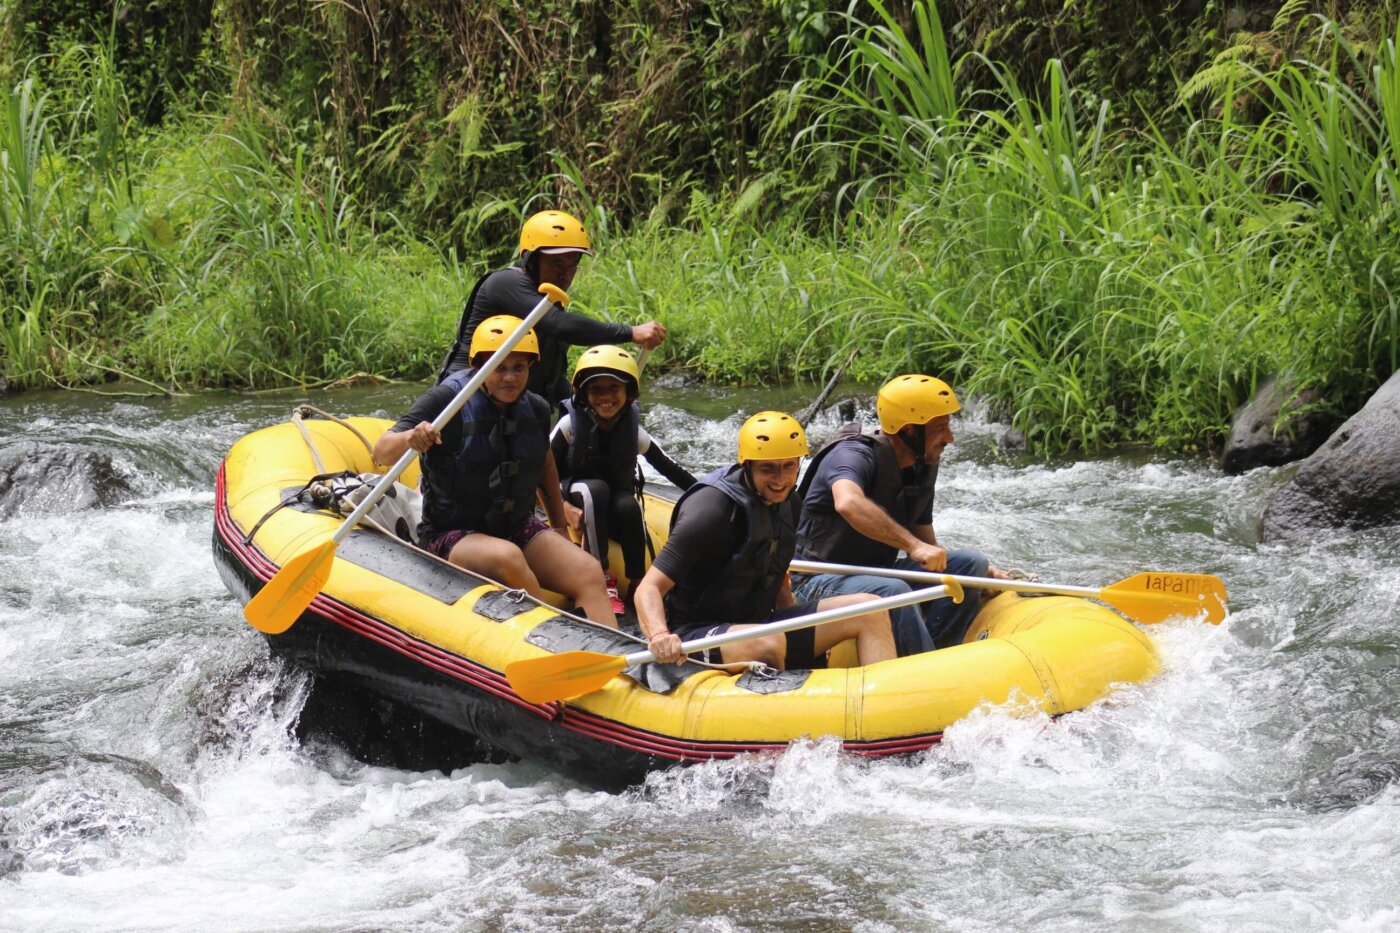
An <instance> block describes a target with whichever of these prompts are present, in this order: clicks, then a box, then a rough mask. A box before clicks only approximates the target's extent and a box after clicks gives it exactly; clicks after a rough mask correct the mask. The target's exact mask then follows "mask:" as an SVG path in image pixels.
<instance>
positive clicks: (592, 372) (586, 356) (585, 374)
mask: <svg viewBox="0 0 1400 933" xmlns="http://www.w3.org/2000/svg"><path fill="white" fill-rule="evenodd" d="M597 376H610V377H612V378H613V379H616V380H617V381H618V382H621V383H622V384H623V385H625V386H627V395H628V398H636V397H637V395H638V393H639V392H640V391H641V383H642V372H641V370H639V369H638V368H637V361H636V360H634V359H632V354H630V353H628V352H627V351H626V350H624V349H622V348H621V347H615V346H612V345H611V344H603V345H602V346H599V347H589V348H588V349H587V350H584V351H583V353H582V355H580V356H579V358H578V362H577V363H575V364H574V378H573V384H574V392H575V393H577V392H579V391H580V390H581V389H582V388H583V387H584V385H585V384H587V383H588V381H589V380H591V379H593V378H595V377H597Z"/></svg>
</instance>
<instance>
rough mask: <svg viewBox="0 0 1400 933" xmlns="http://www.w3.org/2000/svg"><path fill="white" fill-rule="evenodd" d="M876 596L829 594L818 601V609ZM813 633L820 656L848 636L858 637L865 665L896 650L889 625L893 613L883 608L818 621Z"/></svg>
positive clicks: (857, 648)
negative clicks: (819, 623) (843, 617)
mask: <svg viewBox="0 0 1400 933" xmlns="http://www.w3.org/2000/svg"><path fill="white" fill-rule="evenodd" d="M876 598H877V597H875V596H872V595H870V594H869V593H852V594H849V595H845V596H828V597H826V598H825V599H823V600H820V601H819V602H818V603H817V611H818V612H821V611H822V610H824V609H839V608H841V607H842V606H854V605H856V604H858V603H866V602H870V601H872V600H874V599H876ZM814 634H815V635H816V643H815V645H814V646H813V648H814V650H815V651H816V653H817V654H818V655H819V656H820V655H823V654H826V653H827V652H828V651H830V650H831V649H832V647H834V646H835V645H836V644H838V643H839V642H843V641H845V640H846V639H848V638H854V639H855V640H856V657H857V658H858V659H859V661H860V663H861V665H862V666H864V665H866V664H875V663H876V662H878V661H888V660H890V659H891V658H893V657H895V654H896V652H895V647H894V633H893V631H891V629H890V614H889V613H888V612H885V611H884V610H883V609H879V610H876V611H875V612H870V613H866V614H865V615H863V616H856V617H855V618H853V619H842V620H840V621H839V622H828V623H826V624H825V625H819V626H817V630H816V632H815V633H814Z"/></svg>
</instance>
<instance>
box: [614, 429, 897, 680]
mask: <svg viewBox="0 0 1400 933" xmlns="http://www.w3.org/2000/svg"><path fill="white" fill-rule="evenodd" d="M806 453H807V437H806V435H805V434H804V433H803V431H802V426H801V425H799V424H798V423H797V422H796V421H795V420H793V418H792V417H790V416H789V415H785V414H783V413H781V412H774V411H765V412H760V413H758V414H757V415H754V416H753V417H752V418H750V419H749V420H748V421H746V422H744V425H743V427H742V428H740V430H739V462H738V463H737V464H735V465H733V466H730V467H724V468H721V469H719V470H716V471H714V472H713V473H710V474H709V475H708V476H705V477H704V478H702V479H701V480H700V481H699V482H697V483H696V484H695V485H694V486H692V487H691V488H690V489H689V490H688V491H687V492H686V494H685V495H683V496H681V499H680V501H679V502H678V503H677V504H676V510H675V512H674V513H673V514H672V518H671V535H670V537H669V538H668V539H667V541H666V546H665V547H663V548H662V549H661V553H659V554H657V555H656V560H655V561H654V562H653V563H652V565H651V569H650V570H648V571H647V573H646V576H645V577H643V578H642V582H641V584H640V585H638V587H637V594H636V606H637V620H638V623H639V624H640V625H641V629H642V634H643V635H644V636H645V637H646V638H647V647H648V648H649V649H650V650H651V652H652V654H653V655H654V656H655V657H656V660H657V661H658V662H660V663H663V664H664V663H668V662H671V663H676V664H680V663H683V662H684V661H685V655H683V654H682V653H681V642H682V641H683V640H689V639H693V638H705V637H708V636H711V635H718V634H721V633H723V632H726V631H730V630H740V629H747V628H754V627H756V626H758V625H762V624H763V623H765V622H775V621H778V620H780V619H790V618H794V617H796V616H800V615H807V614H810V613H812V612H817V611H819V610H824V609H835V608H838V607H840V606H847V605H853V604H855V603H859V602H864V601H868V600H870V599H872V598H873V597H870V596H866V595H845V596H835V597H831V598H828V599H822V600H820V601H819V602H812V603H803V604H798V603H797V602H796V600H794V599H793V596H792V589H791V587H789V586H788V581H787V568H788V564H789V562H790V561H791V560H792V555H793V550H794V548H795V547H796V543H797V518H798V511H799V503H798V501H797V500H796V499H795V498H793V497H792V492H793V489H794V487H795V486H796V485H797V470H798V465H799V463H800V460H801V458H802V457H803V456H804V455H805V454H806ZM848 638H854V639H855V640H856V652H857V655H858V656H859V659H860V663H861V664H873V663H875V662H877V661H884V660H888V659H890V658H893V657H894V656H895V650H894V638H893V636H892V635H891V634H890V620H889V615H888V614H887V613H885V612H883V611H877V612H872V613H869V614H867V615H863V616H857V617H855V618H852V619H846V620H843V621H838V622H828V623H826V624H824V625H820V626H816V627H812V628H805V629H798V630H796V631H792V632H787V633H780V634H777V635H765V636H761V637H758V638H753V639H750V640H747V641H739V642H733V643H730V644H727V645H722V646H720V647H719V648H711V649H710V650H709V651H708V652H706V658H705V659H706V660H709V661H711V662H712V663H720V662H724V663H735V662H740V661H763V662H764V663H766V664H769V665H771V666H773V667H777V668H780V669H781V668H802V669H810V668H813V667H825V666H826V661H825V656H826V652H827V651H828V650H830V649H831V648H832V647H833V646H834V645H836V644H837V643H838V642H841V641H845V640H846V639H848Z"/></svg>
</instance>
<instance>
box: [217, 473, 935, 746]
mask: <svg viewBox="0 0 1400 933" xmlns="http://www.w3.org/2000/svg"><path fill="white" fill-rule="evenodd" d="M224 471H225V464H223V463H220V464H219V471H218V474H217V476H216V478H215V485H214V492H215V509H214V524H215V528H216V529H217V530H218V532H219V535H220V537H221V538H222V539H223V541H224V543H225V545H226V546H227V547H228V548H229V550H231V551H232V552H233V553H234V554H235V555H236V556H237V557H238V559H239V560H240V561H241V562H242V563H243V565H244V566H245V567H246V568H247V569H248V570H249V572H250V573H252V574H253V576H255V577H257V578H259V579H260V580H262V581H263V582H264V583H265V582H267V581H268V580H271V579H272V577H273V576H274V575H275V574H276V573H277V571H278V570H279V569H280V568H279V567H278V565H277V564H275V563H273V562H272V561H271V560H269V559H268V558H267V557H266V555H264V554H263V553H262V552H261V551H260V550H258V549H257V548H256V547H255V546H252V545H247V544H244V542H243V535H242V534H241V533H239V531H238V526H237V525H236V524H235V522H234V521H233V516H232V513H231V512H230V511H229V507H228V499H227V494H226V492H227V490H226V485H225V472H224ZM311 610H312V611H313V613H314V614H315V615H316V616H318V617H319V618H321V619H324V620H325V621H326V622H328V623H332V624H335V625H339V626H341V627H342V628H346V629H349V630H351V631H353V632H356V633H357V634H360V635H362V636H364V637H365V638H368V639H369V640H371V641H373V642H374V643H376V644H379V645H382V646H383V647H385V648H388V649H389V650H391V651H394V652H395V653H397V654H400V655H403V656H404V657H407V658H410V659H412V660H415V661H417V662H419V663H421V664H423V666H425V667H427V668H430V669H432V670H435V671H438V672H439V673H442V674H445V675H447V676H449V677H452V678H454V679H456V680H459V681H462V682H464V683H465V684H467V685H469V686H471V687H475V688H476V689H478V690H481V691H482V692H484V693H487V694H490V695H491V696H495V697H497V698H499V699H503V700H506V701H509V702H511V703H513V704H515V705H516V706H519V707H521V708H523V709H527V710H529V711H530V712H532V713H534V714H535V715H537V716H539V717H540V718H542V719H548V720H555V721H557V722H559V724H560V725H561V726H563V727H564V728H566V729H568V730H569V731H571V732H576V733H578V734H580V735H584V736H588V737H589V738H592V739H596V740H598V741H601V742H605V743H607V744H610V745H614V746H617V747H619V748H625V749H627V750H629V751H634V752H639V753H641V754H645V755H651V756H654V757H657V758H665V759H667V760H670V761H680V762H691V763H693V762H702V761H711V760H723V759H729V758H733V757H735V756H736V755H741V754H753V753H764V752H768V753H773V752H781V751H782V750H783V749H785V748H787V745H788V743H787V742H776V743H775V742H697V741H693V740H689V741H688V740H684V739H677V738H673V737H671V736H666V735H662V734H660V733H656V732H650V731H647V730H645V729H639V728H637V727H635V726H629V725H627V724H625V723H621V722H618V721H616V720H613V719H607V718H605V717H601V716H597V715H595V714H593V713H589V712H586V711H584V710H581V709H578V708H576V707H571V706H565V705H563V704H558V703H549V704H535V703H528V702H526V701H525V700H524V699H522V698H521V697H520V696H519V695H518V694H516V693H515V691H513V690H511V689H510V686H509V682H508V681H507V680H506V678H505V676H504V675H503V674H501V673H500V672H498V671H494V670H492V669H491V668H489V667H485V666H483V665H481V664H478V663H477V662H475V661H472V660H470V659H468V658H464V657H462V656H461V655H457V654H453V653H452V652H450V651H447V650H445V649H443V648H440V647H438V646H437V645H433V644H431V643H429V642H424V641H421V640H419V639H417V638H414V637H413V636H411V635H408V634H407V633H405V632H403V631H401V630H400V629H397V628H394V627H393V626H392V625H390V624H389V623H387V622H385V621H383V620H382V619H378V618H376V617H374V616H371V615H367V614H365V613H363V612H361V611H360V610H358V609H356V608H354V607H353V606H350V605H347V604H346V603H342V602H340V601H339V600H335V599H333V598H331V597H329V596H326V595H324V594H317V596H316V597H315V599H313V600H312V603H311ZM942 738H943V736H942V735H941V734H938V733H933V734H924V735H917V736H901V737H899V738H893V739H877V740H872V741H845V742H842V745H841V747H842V749H843V750H844V751H848V752H851V753H852V754H856V755H861V756H864V757H871V758H874V757H884V756H890V755H906V754H913V753H916V752H921V751H926V750H928V749H929V748H932V747H933V746H934V745H936V744H938V742H939V741H940V740H941V739H942Z"/></svg>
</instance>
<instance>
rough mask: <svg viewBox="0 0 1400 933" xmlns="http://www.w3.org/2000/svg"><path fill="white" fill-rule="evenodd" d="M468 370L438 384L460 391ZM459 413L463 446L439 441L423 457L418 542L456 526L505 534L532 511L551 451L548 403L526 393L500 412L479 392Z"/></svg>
mask: <svg viewBox="0 0 1400 933" xmlns="http://www.w3.org/2000/svg"><path fill="white" fill-rule="evenodd" d="M473 372H474V371H473V370H460V371H458V372H455V373H453V374H452V375H450V376H448V377H447V379H446V380H444V382H443V384H444V385H448V386H451V387H452V389H453V391H454V392H460V391H461V389H462V386H464V385H466V384H467V381H468V380H469V379H470V378H471V376H472V374H473ZM457 418H458V421H459V422H460V424H461V427H462V444H461V446H460V447H459V448H458V449H456V450H448V449H447V448H446V445H444V444H438V445H436V446H434V447H431V448H429V449H428V452H427V453H425V454H423V483H422V488H423V521H422V522H421V523H420V524H419V526H418V537H419V540H425V539H426V535H428V534H437V533H440V532H443V531H451V530H453V529H458V528H460V529H468V530H472V531H484V532H486V533H487V534H491V535H496V536H497V537H502V538H505V537H509V536H510V535H512V534H514V533H515V532H517V531H519V530H520V528H521V526H523V525H524V524H525V520H526V519H528V518H529V517H530V516H531V515H533V514H534V511H535V490H536V489H537V488H538V487H539V484H540V475H541V474H542V473H543V472H544V464H545V457H546V455H547V454H548V453H549V403H548V402H546V401H545V400H544V399H542V398H540V397H539V396H538V395H534V394H532V393H530V392H525V393H522V394H521V396H520V398H518V399H516V400H515V401H514V402H513V403H511V405H510V406H509V407H508V408H506V410H505V411H501V410H500V409H498V408H497V407H496V406H495V404H494V403H493V402H492V401H491V399H490V397H489V396H488V395H487V394H486V393H485V392H484V391H478V392H477V393H476V394H475V395H473V396H472V397H471V398H470V399H469V400H468V401H467V404H466V405H464V406H463V407H462V411H461V412H460V413H459V414H458V416H457Z"/></svg>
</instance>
